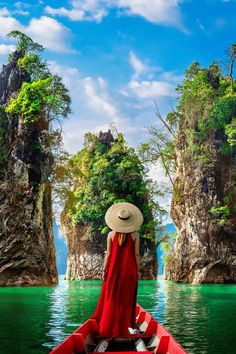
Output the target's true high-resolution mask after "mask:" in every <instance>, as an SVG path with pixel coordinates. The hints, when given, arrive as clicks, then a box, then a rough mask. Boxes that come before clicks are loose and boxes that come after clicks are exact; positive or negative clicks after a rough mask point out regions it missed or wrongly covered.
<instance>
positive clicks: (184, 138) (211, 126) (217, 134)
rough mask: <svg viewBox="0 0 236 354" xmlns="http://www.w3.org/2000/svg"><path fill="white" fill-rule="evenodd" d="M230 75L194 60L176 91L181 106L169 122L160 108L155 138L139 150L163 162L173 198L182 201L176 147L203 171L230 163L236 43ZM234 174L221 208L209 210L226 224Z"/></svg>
mask: <svg viewBox="0 0 236 354" xmlns="http://www.w3.org/2000/svg"><path fill="white" fill-rule="evenodd" d="M229 54H230V55H229V59H230V72H229V74H228V75H224V74H223V72H222V70H221V69H220V67H219V65H218V64H217V63H213V64H211V65H210V66H209V68H201V67H200V64H199V63H197V62H195V63H193V64H192V65H190V67H189V68H188V69H187V70H186V73H185V78H184V80H183V82H182V83H181V84H180V85H179V86H178V87H177V92H178V104H177V107H176V109H175V110H172V112H170V113H169V114H168V115H167V116H166V117H165V118H163V117H162V116H161V114H160V113H159V111H158V110H157V117H158V119H159V124H158V126H157V127H151V128H150V129H149V132H150V135H151V138H150V140H149V141H148V142H147V143H145V144H142V145H141V147H140V155H141V158H142V161H144V162H148V163H150V162H151V163H152V162H154V163H155V162H157V161H158V160H160V162H161V164H162V166H163V168H164V169H165V172H166V175H167V176H168V177H169V179H170V182H171V184H172V187H173V198H174V200H175V201H176V202H177V203H182V202H183V197H182V195H181V186H180V185H178V183H180V181H179V182H178V183H173V179H172V178H173V175H174V173H175V170H176V144H181V145H182V146H184V147H185V148H184V149H182V153H184V154H185V157H186V159H188V160H189V161H194V163H196V164H199V165H201V166H202V167H203V168H204V167H206V168H214V167H215V163H216V161H217V159H219V158H220V156H221V157H222V159H224V157H227V158H228V159H232V156H234V155H235V152H236V82H235V80H234V79H233V68H234V61H235V57H236V45H232V47H231V48H230V53H229ZM231 169H232V174H231V180H230V181H229V187H226V188H225V195H224V196H223V198H222V200H221V201H219V202H218V204H217V205H213V206H212V208H210V210H209V212H210V214H211V215H212V216H213V217H214V218H215V219H216V220H218V222H219V223H220V224H221V225H223V224H224V223H225V222H226V220H227V219H228V218H230V217H231V216H232V215H233V213H235V209H236V205H235V202H234V197H232V198H228V196H229V192H231V194H232V195H234V194H235V192H236V186H235V178H236V171H235V168H234V167H233V164H232V166H231Z"/></svg>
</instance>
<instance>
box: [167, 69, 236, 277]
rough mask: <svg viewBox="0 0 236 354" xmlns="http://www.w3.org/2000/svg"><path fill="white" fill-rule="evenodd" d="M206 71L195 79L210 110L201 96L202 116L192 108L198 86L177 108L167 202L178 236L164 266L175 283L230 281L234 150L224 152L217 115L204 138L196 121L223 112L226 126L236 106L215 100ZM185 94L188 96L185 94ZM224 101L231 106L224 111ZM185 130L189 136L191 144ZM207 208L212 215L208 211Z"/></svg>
mask: <svg viewBox="0 0 236 354" xmlns="http://www.w3.org/2000/svg"><path fill="white" fill-rule="evenodd" d="M209 72H210V70H208V71H207V70H205V71H203V70H202V71H199V72H198V74H197V75H198V79H199V77H200V75H201V77H203V78H204V80H205V81H204V85H205V86H207V87H208V90H209V91H210V90H211V91H210V92H213V93H214V95H215V96H213V95H212V96H213V97H214V101H213V103H212V102H211V106H210V109H209V112H210V113H209V112H206V108H205V107H207V104H208V97H206V96H205V98H204V100H202V106H201V107H202V108H201V116H200V115H199V114H198V113H196V111H195V112H194V109H195V107H199V106H200V103H201V89H202V88H201V87H197V89H198V95H196V96H195V97H194V99H193V100H192V102H193V103H192V106H191V105H188V106H186V104H185V103H184V104H183V103H182V106H181V109H182V111H181V114H182V116H181V122H180V129H179V132H178V134H177V138H176V145H175V156H176V161H175V162H176V173H175V180H174V193H173V198H172V204H171V214H172V218H173V221H174V223H175V225H176V227H177V232H178V235H177V239H176V244H175V251H174V255H173V256H172V257H169V260H168V264H167V266H166V278H167V279H170V280H173V281H177V282H193V283H235V282H236V210H235V205H236V149H235V148H234V147H233V148H231V149H230V150H229V149H228V151H223V147H224V146H226V143H227V137H226V134H225V130H224V126H222V127H220V126H217V124H218V123H217V117H216V116H214V117H213V116H212V119H214V121H213V120H212V121H213V123H214V126H213V127H214V129H211V130H209V131H208V133H207V135H206V136H204V139H200V138H198V137H199V136H200V133H201V132H202V131H203V129H204V125H202V126H201V125H200V123H199V121H200V119H202V117H204V119H205V121H204V124H205V126H206V125H207V119H208V117H209V115H210V114H213V115H214V114H215V115H216V114H218V112H220V114H221V115H223V113H222V112H226V113H227V115H228V116H227V124H229V123H230V122H232V117H233V116H234V114H235V112H236V105H235V104H234V105H232V102H233V101H232V97H233V98H234V96H233V94H232V95H231V96H232V97H231V96H229V95H226V96H225V97H223V99H221V98H220V99H218V97H217V96H216V95H217V94H218V91H216V90H218V89H219V78H218V81H217V80H215V81H214V85H215V86H212V82H210V81H209V80H208V76H209ZM212 72H213V69H211V72H210V74H211V75H212V76H213V74H212ZM207 75H208V76H207ZM221 80H223V79H221ZM192 83H194V81H193V79H192V78H191V80H190V79H189V81H188V82H187V84H188V85H189V86H188V89H189V87H191V86H190V85H192ZM224 84H225V83H224ZM226 84H227V81H226ZM226 84H225V86H226ZM226 87H227V86H226ZM189 92H190V91H188V92H187V94H188V95H189V96H190V94H189ZM205 92H206V91H205ZM184 94H185V96H184V99H185V100H186V102H188V101H187V99H189V96H187V94H186V90H185V91H184ZM186 96H187V98H186ZM223 100H224V101H223ZM229 100H231V101H230V105H231V106H230V109H229V108H227V109H228V110H225V111H223V109H224V108H225V107H227V106H226V105H227V104H228V102H229ZM199 102H200V103H199ZM215 102H216V103H215ZM222 102H223V103H224V105H223V104H222ZM197 104H198V106H197ZM220 104H221V106H222V107H223V108H221V110H219V109H218V110H216V109H215V107H216V105H218V106H217V108H218V107H219V106H220ZM183 107H184V109H183ZM204 110H205V111H204ZM214 112H215V113H214ZM222 121H223V118H222ZM218 125H219V124H218ZM190 134H192V136H194V140H193V142H192V143H191V144H192V146H191V145H190ZM194 151H198V154H196V153H195V154H194ZM203 151H204V153H202V152H203ZM214 208H215V209H214ZM212 209H213V210H215V213H212V212H211V211H212ZM217 213H218V214H217ZM223 213H224V218H223Z"/></svg>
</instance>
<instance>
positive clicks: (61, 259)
mask: <svg viewBox="0 0 236 354" xmlns="http://www.w3.org/2000/svg"><path fill="white" fill-rule="evenodd" d="M53 236H54V246H55V252H56V267H57V272H58V274H59V275H60V274H63V275H65V274H66V261H67V255H68V250H67V246H66V239H65V237H64V235H62V234H61V232H60V228H59V225H58V224H56V223H55V221H54V222H53Z"/></svg>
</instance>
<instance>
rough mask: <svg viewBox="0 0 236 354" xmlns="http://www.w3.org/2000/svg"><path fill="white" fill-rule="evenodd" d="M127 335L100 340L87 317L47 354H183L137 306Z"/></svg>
mask: <svg viewBox="0 0 236 354" xmlns="http://www.w3.org/2000/svg"><path fill="white" fill-rule="evenodd" d="M129 333H130V334H129V335H128V336H125V337H113V338H104V337H100V336H99V327H98V323H97V321H96V319H92V318H89V319H88V320H87V321H86V322H84V323H83V324H82V325H81V326H80V327H79V328H77V329H76V330H75V331H74V332H73V333H72V334H71V335H70V336H69V337H67V338H66V339H65V340H64V341H63V342H61V343H60V344H59V345H58V346H57V347H55V348H54V349H53V350H52V351H51V352H50V353H49V354H85V353H87V354H88V353H103V352H105V353H106V354H112V353H116V354H121V353H122V354H134V352H139V354H187V352H186V351H185V350H184V348H183V347H182V346H181V345H180V343H178V342H177V340H176V339H175V338H174V337H173V336H172V335H171V334H170V333H169V332H168V331H167V330H166V328H165V327H164V326H162V325H161V324H160V323H159V322H158V321H157V320H155V319H154V317H153V316H152V315H150V313H148V312H147V311H146V310H144V309H143V308H142V307H141V306H140V305H138V304H136V329H132V328H129Z"/></svg>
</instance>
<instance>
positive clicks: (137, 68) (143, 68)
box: [129, 51, 149, 79]
mask: <svg viewBox="0 0 236 354" xmlns="http://www.w3.org/2000/svg"><path fill="white" fill-rule="evenodd" d="M129 60H130V64H131V66H132V68H133V70H134V75H133V78H134V79H137V78H138V77H139V76H140V75H141V74H143V73H145V72H147V71H148V70H149V68H148V66H147V65H145V64H144V63H143V62H142V61H141V60H140V59H139V58H138V57H137V55H136V54H135V53H134V52H132V51H131V52H130V53H129Z"/></svg>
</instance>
